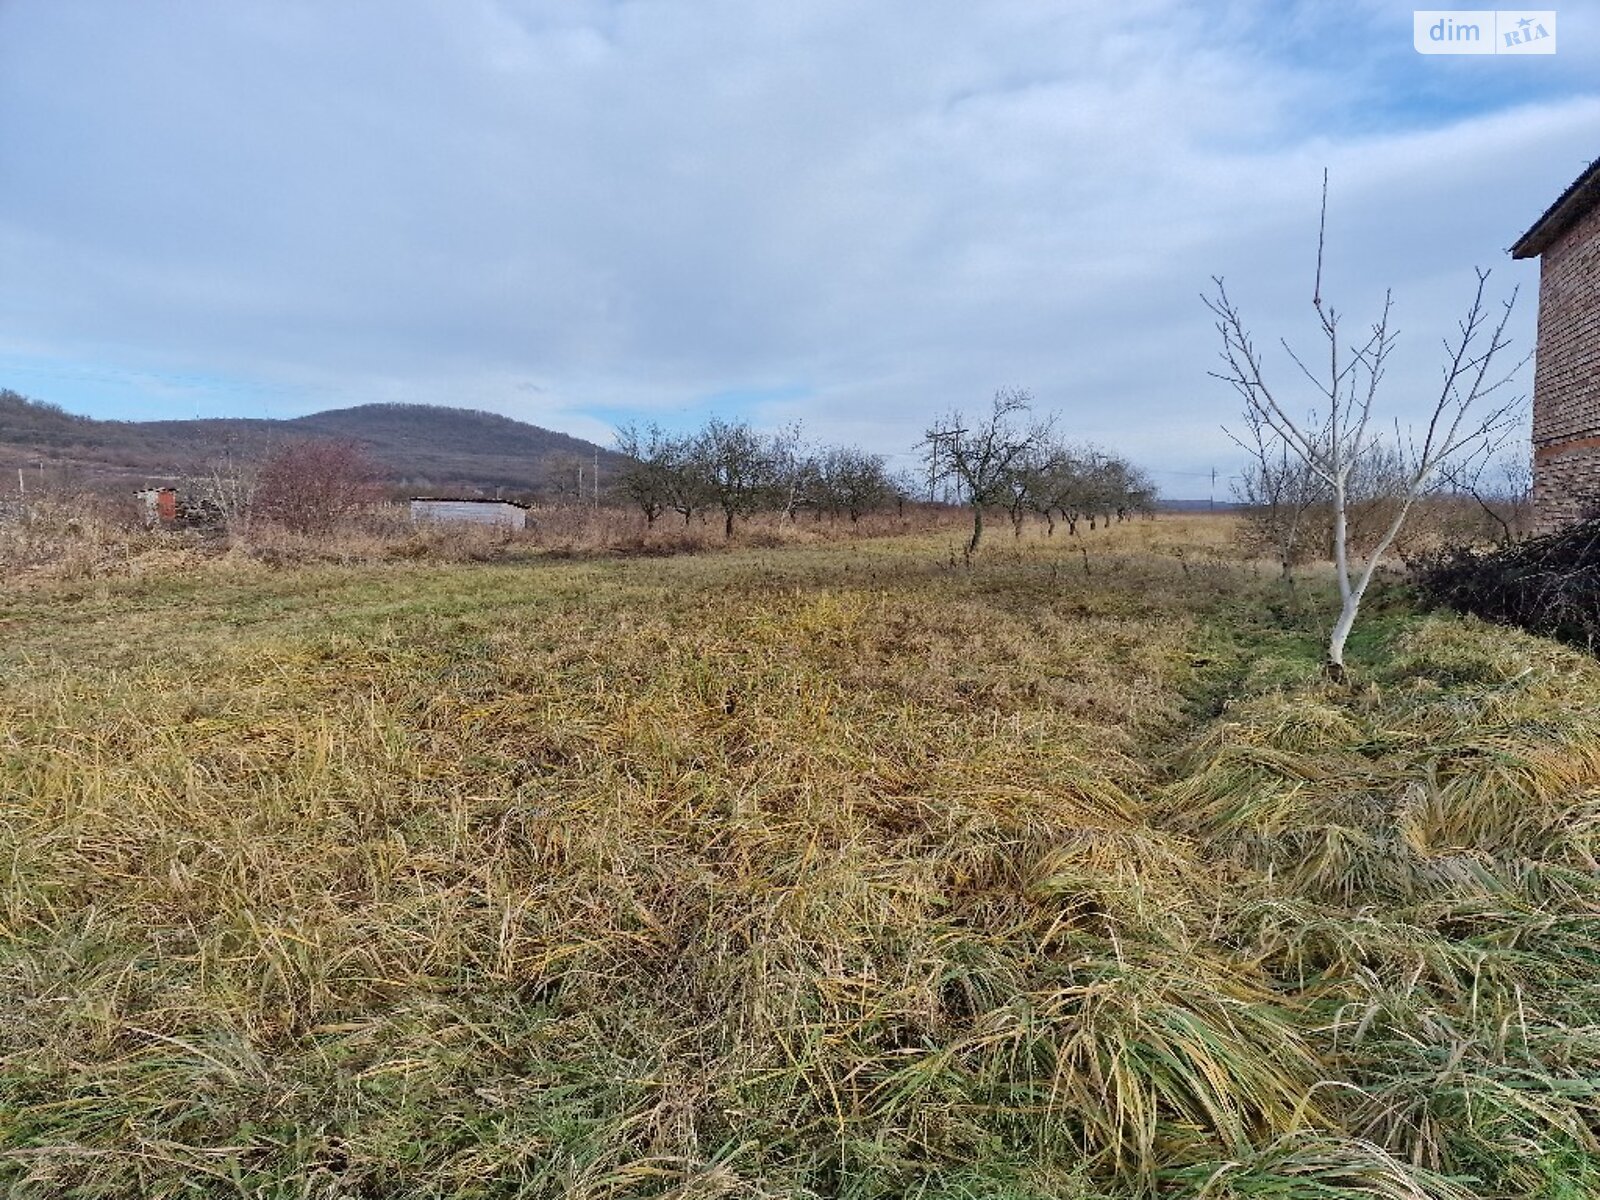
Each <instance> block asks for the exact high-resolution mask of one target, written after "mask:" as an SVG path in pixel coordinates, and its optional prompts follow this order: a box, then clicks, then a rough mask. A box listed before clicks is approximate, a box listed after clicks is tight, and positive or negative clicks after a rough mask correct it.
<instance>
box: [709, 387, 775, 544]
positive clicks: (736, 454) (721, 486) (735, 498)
mask: <svg viewBox="0 0 1600 1200" xmlns="http://www.w3.org/2000/svg"><path fill="white" fill-rule="evenodd" d="M776 457H777V454H776V450H775V449H774V445H773V442H772V441H771V440H770V439H768V438H766V437H763V436H762V435H761V434H760V433H759V432H757V431H756V430H755V429H754V428H753V427H752V426H751V425H750V424H749V422H747V421H724V420H722V419H721V418H720V417H713V418H711V420H709V421H707V422H706V424H705V427H704V428H703V429H701V431H700V432H699V434H698V435H697V436H696V437H695V439H694V443H693V449H692V452H691V458H692V460H693V462H694V463H696V464H697V465H698V467H699V469H700V471H701V473H702V475H703V478H704V479H705V481H706V484H707V486H708V487H709V490H710V494H711V496H712V498H713V500H714V501H715V503H716V504H717V506H718V507H719V508H721V509H722V518H723V522H722V533H723V536H724V537H730V538H731V537H732V536H733V521H734V518H735V517H737V516H741V515H747V514H749V513H752V512H755V511H756V510H757V509H759V508H760V507H761V506H762V504H763V503H764V502H765V501H766V500H767V498H768V496H769V495H770V493H771V490H772V485H773V477H774V469H775V461H776Z"/></svg>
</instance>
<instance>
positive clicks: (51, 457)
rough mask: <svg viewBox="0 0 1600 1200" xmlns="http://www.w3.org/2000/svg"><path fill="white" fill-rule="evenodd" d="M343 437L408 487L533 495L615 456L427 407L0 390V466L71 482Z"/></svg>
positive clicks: (178, 470)
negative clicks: (153, 401) (179, 404)
mask: <svg viewBox="0 0 1600 1200" xmlns="http://www.w3.org/2000/svg"><path fill="white" fill-rule="evenodd" d="M309 437H327V438H350V439H353V440H355V441H357V442H360V443H362V444H363V445H364V446H365V447H367V449H368V450H369V452H370V453H371V454H372V456H373V458H374V459H376V460H377V461H378V462H379V463H381V464H383V466H384V467H385V468H386V469H387V474H388V478H389V480H390V482H392V483H394V484H396V485H404V486H407V487H411V488H416V489H421V488H431V489H437V490H457V491H462V490H465V491H470V490H484V491H492V490H493V489H494V488H497V487H500V488H506V489H510V490H512V491H533V490H537V489H539V488H542V487H544V486H545V485H546V484H547V483H548V481H549V478H550V476H551V474H552V473H553V472H555V471H562V472H565V471H566V470H567V463H568V462H569V461H571V460H582V461H584V462H589V461H592V459H593V457H594V455H595V454H596V453H597V452H598V453H599V455H600V461H601V467H602V470H604V469H606V468H607V467H611V466H614V465H615V464H616V463H617V462H618V461H619V460H618V459H617V458H616V456H615V455H614V454H613V453H612V452H611V451H609V450H606V449H603V448H599V447H596V446H595V445H594V444H593V443H591V442H586V441H583V440H582V439H580V438H574V437H570V436H568V435H566V434H563V433H556V432H554V431H552V430H549V429H542V428H540V427H539V426H537V425H529V424H526V423H525V422H522V421H514V420H512V419H511V418H509V417H502V416H498V415H496V414H494V413H487V412H477V411H474V410H470V409H460V408H443V407H439V406H435V405H425V404H365V405H361V406H359V407H356V408H344V409H333V410H330V411H328V412H319V413H312V414H310V415H308V416H303V417H294V418H291V419H288V420H282V421H273V420H255V419H247V418H221V419H212V420H194V421H99V420H95V419H93V418H90V417H83V416H78V415H76V414H73V413H68V412H66V411H64V410H62V409H60V408H58V407H55V406H53V405H48V404H40V403H38V402H36V401H31V400H28V399H26V398H25V397H23V396H20V395H18V394H17V393H15V392H11V391H0V469H3V470H5V471H6V476H7V477H8V478H12V479H13V482H14V476H15V470H16V468H17V467H25V468H28V469H30V470H35V471H37V469H38V463H39V462H40V460H41V459H43V460H44V462H45V464H46V465H45V476H46V478H47V479H50V480H52V481H57V482H64V483H66V484H68V485H70V486H75V487H85V486H86V487H106V488H124V487H137V486H141V485H143V484H146V483H153V482H167V481H170V480H172V479H174V478H176V477H178V476H181V475H182V474H184V473H186V472H190V471H194V470H197V469H199V468H201V467H203V466H204V464H205V463H206V462H207V461H209V460H212V459H215V458H218V457H220V456H222V455H224V454H230V453H231V454H234V455H240V454H243V455H260V454H264V453H266V452H267V451H268V449H269V448H270V447H271V446H272V445H273V444H274V443H276V442H280V441H283V440H286V439H292V438H309Z"/></svg>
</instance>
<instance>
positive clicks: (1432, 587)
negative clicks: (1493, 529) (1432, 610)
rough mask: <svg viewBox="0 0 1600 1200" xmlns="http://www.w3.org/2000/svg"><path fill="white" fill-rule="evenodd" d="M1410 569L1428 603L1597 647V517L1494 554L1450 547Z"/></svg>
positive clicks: (1599, 573) (1599, 541)
mask: <svg viewBox="0 0 1600 1200" xmlns="http://www.w3.org/2000/svg"><path fill="white" fill-rule="evenodd" d="M1412 569H1413V578H1414V581H1415V583H1416V586H1417V589H1418V591H1419V592H1420V593H1421V595H1422V597H1423V598H1424V599H1425V600H1426V601H1428V602H1429V603H1431V604H1435V605H1440V606H1443V607H1447V608H1453V609H1455V610H1456V611H1457V612H1463V613H1471V614H1472V615H1474V616H1477V617H1481V618H1483V619H1484V620H1486V621H1495V622H1498V623H1500V624H1503V625H1518V626H1521V627H1522V628H1523V629H1526V630H1528V631H1530V632H1532V633H1539V634H1544V635H1545V636H1547V637H1554V638H1559V639H1560V640H1561V641H1564V642H1570V643H1573V644H1575V645H1579V646H1585V647H1588V648H1589V649H1591V650H1593V649H1594V648H1595V646H1596V645H1597V644H1600V520H1589V521H1584V522H1580V523H1579V524H1577V525H1573V526H1572V527H1570V528H1568V529H1565V530H1562V531H1561V532H1559V533H1553V534H1548V535H1546V536H1544V537H1539V538H1532V539H1530V540H1528V541H1526V542H1522V543H1520V544H1517V545H1513V546H1507V547H1505V548H1503V549H1500V550H1495V551H1489V552H1485V551H1481V550H1478V549H1475V548H1473V547H1470V546H1455V547H1450V548H1447V549H1444V550H1441V551H1440V552H1438V553H1437V554H1434V555H1430V556H1428V557H1426V558H1424V559H1422V560H1421V561H1419V562H1415V563H1413V568H1412Z"/></svg>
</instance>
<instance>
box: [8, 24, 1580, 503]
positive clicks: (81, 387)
mask: <svg viewBox="0 0 1600 1200" xmlns="http://www.w3.org/2000/svg"><path fill="white" fill-rule="evenodd" d="M1558 17H1559V26H1558V30H1557V33H1558V38H1559V52H1558V53H1557V54H1556V55H1554V56H1541V57H1509V56H1473V57H1466V56H1461V57H1452V56H1421V55H1418V54H1417V53H1415V51H1414V50H1413V48H1412V7H1411V6H1410V5H1406V6H1404V7H1402V6H1401V5H1400V4H1397V3H1391V2H1388V0H1328V2H1326V3H1309V2H1305V3H1291V2H1286V0H1237V2H1227V0H1215V2H1210V3H1176V2H1174V0H1120V2H1118V3H1114V4H1093V5H1091V4H1083V3H1074V2H1070V0H1055V2H1043V0H987V2H985V3H981V4H976V3H972V2H971V0H883V2H877V3H862V2H861V0H815V2H813V0H786V2H784V3H751V2H750V0H741V2H734V0H615V2H600V0H595V2H589V0H341V2H339V3H328V2H325V0H303V2H297V0H261V2H252V0H229V2H228V3H203V2H201V0H184V2H182V3H168V2H162V0H140V2H139V3H133V2H132V0H104V2H93V0H0V386H8V387H11V388H13V389H15V390H17V391H20V392H23V393H24V394H27V395H30V396H34V397H37V398H39V399H46V400H53V401H55V402H57V403H60V404H62V405H64V406H66V407H67V408H69V409H72V410H74V411H79V412H85V413H89V414H92V415H95V416H102V417H122V418H134V419H143V418H156V417H169V416H194V415H196V414H199V415H203V416H226V415H241V416H280V417H281V416H292V415H295V414H298V413H303V412H311V411H315V410H317V409H322V408H331V407H343V406H347V405H352V404H360V403H366V402H371V401H391V400H393V401H417V402H427V403H438V404H452V405H460V406H466V407H476V408H486V409H492V410H494V411H497V412H502V413H506V414H508V415H510V416H515V417H519V418H522V419H525V420H529V421H533V422H535V423H537V424H541V425H545V426H548V427H551V428H556V429H561V430H564V431H567V432H571V433H575V434H578V435H580V436H585V437H590V438H594V439H597V440H602V441H607V440H609V437H610V430H611V429H612V428H613V427H614V425H615V424H616V423H617V422H619V421H622V420H626V419H630V418H635V417H642V418H645V419H659V420H661V421H662V422H663V423H667V424H671V425H685V424H690V423H694V422H697V421H698V420H699V419H701V418H702V417H703V416H704V415H706V414H707V413H709V412H713V411H715V412H718V413H721V414H723V415H725V416H747V417H749V418H751V419H753V420H755V421H757V422H759V423H762V424H776V423H778V422H784V421H789V420H793V419H796V418H799V419H802V420H803V421H804V423H805V426H806V428H807V430H808V431H809V432H810V433H811V434H812V435H813V436H815V437H818V438H826V439H837V440H850V441H854V442H858V443H861V444H864V445H866V446H868V447H870V448H872V449H874V450H878V451H882V452H885V453H887V454H890V455H891V456H898V457H896V458H894V461H895V462H896V463H897V465H909V463H910V462H911V461H912V456H911V455H910V454H909V449H910V447H911V446H912V445H913V443H915V442H916V441H917V440H918V437H919V433H920V431H921V429H922V428H923V427H924V425H925V424H926V422H927V420H928V418H929V417H930V416H932V415H934V414H936V413H938V412H941V411H943V410H945V409H948V408H950V407H951V406H957V405H959V406H965V407H967V408H969V409H970V408H976V407H981V406H982V405H983V404H984V403H985V402H986V400H987V397H988V396H989V395H990V394H991V393H992V392H993V391H994V390H995V389H996V388H997V387H1002V386H1005V387H1011V386H1015V387H1023V388H1027V389H1028V390H1029V391H1031V392H1032V394H1033V395H1034V397H1035V399H1036V400H1037V402H1038V403H1039V405H1040V406H1041V407H1044V408H1049V409H1054V410H1057V411H1059V412H1060V414H1061V416H1062V424H1063V427H1064V428H1065V429H1067V430H1068V431H1069V432H1071V433H1073V434H1075V435H1077V436H1080V437H1084V438H1088V439H1093V440H1096V441H1099V442H1102V443H1104V444H1107V445H1110V446H1113V447H1117V448H1119V449H1122V450H1124V451H1126V452H1128V453H1130V454H1132V455H1133V456H1134V457H1135V458H1137V459H1138V460H1140V461H1142V462H1144V463H1145V464H1146V465H1147V466H1149V467H1150V468H1151V469H1152V470H1153V472H1154V473H1155V474H1156V476H1157V478H1158V480H1159V482H1160V483H1161V485H1162V486H1163V489H1164V490H1165V491H1166V492H1167V493H1168V494H1169V495H1173V496H1204V495H1206V494H1207V493H1208V491H1209V489H1210V479H1209V475H1210V471H1211V470H1212V468H1213V467H1215V468H1217V469H1218V470H1220V471H1221V472H1222V473H1223V476H1224V478H1225V477H1226V475H1227V473H1228V472H1229V471H1231V470H1232V469H1233V468H1234V467H1235V466H1236V465H1237V455H1236V454H1234V453H1231V452H1230V447H1229V443H1228V441H1227V439H1226V437H1225V435H1224V434H1223V433H1222V432H1221V429H1220V425H1221V424H1222V422H1224V421H1226V420H1228V419H1230V418H1231V417H1232V415H1233V413H1234V412H1235V410H1236V408H1237V404H1236V402H1235V400H1234V399H1233V397H1232V396H1231V394H1230V393H1228V391H1227V390H1226V388H1225V387H1224V386H1223V385H1222V384H1220V383H1218V382H1216V381H1215V380H1212V379H1209V378H1208V377H1207V374H1206V372H1207V370H1208V369H1209V368H1210V366H1211V365H1212V363H1213V360H1214V356H1215V350H1216V345H1215V334H1214V332H1213V330H1212V328H1211V324H1210V318H1209V316H1208V314H1207V313H1206V311H1205V309H1204V308H1203V306H1202V305H1201V303H1200V299H1199V294H1200V293H1201V291H1202V290H1204V289H1205V288H1206V287H1207V285H1208V281H1209V279H1210V277H1211V276H1212V275H1214V274H1221V275H1225V276H1226V277H1227V279H1228V282H1229V288H1230V291H1231V292H1232V293H1233V295H1234V297H1235V299H1236V300H1237V301H1238V302H1239V303H1240V304H1241V305H1242V307H1243V308H1244V309H1245V312H1246V315H1247V316H1248V317H1249V318H1250V320H1251V323H1252V325H1253V326H1254V327H1255V329H1256V331H1257V334H1258V340H1260V341H1262V342H1264V343H1272V342H1274V341H1275V340H1276V338H1277V337H1278V335H1280V334H1281V335H1285V336H1288V337H1290V338H1291V340H1298V341H1302V342H1304V341H1307V340H1308V337H1309V335H1310V334H1311V333H1312V332H1314V327H1313V325H1312V323H1311V318H1312V313H1311V310H1310V306H1309V299H1310V294H1311V278H1312V269H1313V265H1314V258H1315V248H1316V247H1315V238H1316V223H1317V204H1318V192H1319V188H1320V182H1321V174H1322V170H1323V168H1324V167H1327V168H1328V169H1329V170H1330V172H1331V178H1332V184H1331V202H1330V216H1329V263H1330V265H1329V270H1328V280H1327V290H1328V292H1329V293H1330V294H1331V296H1332V298H1333V299H1334V301H1335V303H1337V304H1339V305H1341V306H1342V307H1343V308H1345V309H1346V310H1348V311H1349V312H1350V313H1351V315H1352V320H1358V319H1364V318H1365V317H1366V316H1367V315H1369V314H1370V313H1372V312H1373V309H1374V306H1375V304H1376V303H1378V302H1379V301H1380V300H1381V297H1382V294H1383V291H1384V289H1385V288H1386V287H1387V288H1393V290H1394V293H1395V302H1396V314H1397V315H1396V323H1397V324H1398V326H1399V327H1400V329H1401V341H1400V346H1399V349H1398V351H1397V354H1396V359H1395V361H1394V365H1393V370H1392V374H1391V378H1390V393H1389V400H1390V403H1391V404H1392V406H1393V409H1394V411H1396V412H1398V413H1399V414H1400V415H1402V416H1404V415H1405V414H1406V413H1409V412H1415V411H1417V407H1418V406H1419V405H1420V404H1421V403H1423V402H1424V397H1425V394H1426V392H1427V390H1428V388H1429V386H1430V383H1431V380H1432V379H1433V378H1434V375H1435V373H1436V370H1437V364H1438V357H1439V356H1438V345H1439V339H1440V337H1442V336H1443V335H1444V334H1446V333H1448V332H1449V331H1450V329H1451V328H1452V326H1453V323H1454V321H1455V319H1456V317H1457V315H1458V314H1459V311H1460V309H1461V308H1462V307H1463V305H1464V303H1465V301H1466V299H1467V295H1468V293H1469V291H1470V288H1471V286H1472V282H1473V275H1472V271H1473V267H1474V266H1475V265H1483V266H1490V267H1493V268H1494V276H1493V282H1494V284H1495V286H1496V287H1497V289H1498V293H1499V294H1500V295H1508V294H1509V292H1510V290H1511V288H1513V287H1516V286H1520V287H1521V288H1522V292H1523V294H1522V298H1521V302H1520V304H1519V308H1520V309H1521V312H1520V314H1519V318H1518V320H1517V321H1516V333H1517V336H1518V340H1519V348H1520V349H1526V348H1527V347H1528V345H1530V344H1531V340H1532V334H1533V314H1534V303H1533V301H1534V299H1535V294H1536V290H1537V267H1536V265H1534V264H1532V263H1513V262H1512V261H1511V260H1510V259H1509V258H1508V256H1507V255H1506V253H1505V250H1506V247H1508V246H1509V245H1510V244H1511V243H1512V242H1513V241H1514V240H1515V238H1516V237H1517V235H1518V234H1520V233H1521V232H1522V231H1523V230H1524V229H1525V228H1526V227H1527V226H1528V225H1529V224H1530V223H1531V222H1532V220H1533V219H1534V218H1535V217H1537V216H1538V214H1539V213H1540V212H1541V211H1543V209H1544V208H1545V206H1546V205H1547V204H1548V203H1549V202H1550V201H1551V200H1553V199H1554V198H1555V196H1556V195H1557V194H1558V193H1559V192H1560V191H1561V189H1562V188H1564V187H1565V186H1566V185H1567V184H1568V183H1569V182H1570V181H1571V180H1572V179H1573V178H1574V177H1576V176H1577V174H1578V173H1579V171H1580V170H1581V169H1582V168H1583V167H1584V165H1585V164H1586V163H1587V162H1589V161H1590V160H1591V159H1593V158H1595V157H1597V156H1600V5H1596V4H1594V3H1593V2H1592V0H1585V3H1584V4H1583V5H1582V6H1581V7H1580V6H1578V5H1569V6H1568V7H1567V8H1563V9H1558ZM1276 365H1277V366H1278V367H1280V368H1281V367H1283V366H1286V365H1287V364H1286V362H1285V361H1282V360H1280V361H1278V362H1277V363H1276ZM1284 378H1285V379H1286V380H1287V379H1288V378H1289V376H1288V374H1287V372H1285V373H1284ZM1307 402H1309V399H1308V401H1307ZM1225 491H1226V484H1225V482H1224V484H1223V485H1222V486H1221V494H1225Z"/></svg>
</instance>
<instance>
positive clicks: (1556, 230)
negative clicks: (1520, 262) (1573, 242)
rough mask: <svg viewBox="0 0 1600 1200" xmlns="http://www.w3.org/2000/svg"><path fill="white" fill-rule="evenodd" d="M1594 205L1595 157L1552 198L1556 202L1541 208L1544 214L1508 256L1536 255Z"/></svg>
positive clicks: (1598, 178)
mask: <svg viewBox="0 0 1600 1200" xmlns="http://www.w3.org/2000/svg"><path fill="white" fill-rule="evenodd" d="M1596 204H1600V158H1597V159H1595V160H1594V161H1593V162H1592V163H1590V164H1589V166H1588V167H1587V168H1586V169H1585V170H1584V172H1583V174H1581V175H1579V176H1578V177H1577V178H1576V179H1574V180H1573V181H1572V186H1571V187H1569V188H1567V190H1566V191H1564V192H1562V193H1561V195H1559V196H1557V197H1556V202H1555V203H1554V204H1552V205H1551V206H1550V207H1549V208H1547V209H1545V210H1544V216H1542V217H1540V218H1539V219H1538V220H1537V221H1535V222H1534V223H1533V227H1532V228H1531V229H1529V230H1528V232H1527V233H1525V234H1523V235H1522V236H1521V237H1520V238H1518V239H1517V244H1516V245H1515V246H1512V247H1511V257H1512V258H1536V257H1538V256H1539V255H1541V254H1543V253H1544V252H1545V249H1546V248H1547V247H1548V246H1549V245H1550V243H1551V242H1553V241H1555V240H1556V239H1557V238H1558V237H1560V236H1561V235H1562V234H1563V233H1565V232H1566V231H1567V230H1568V229H1570V228H1572V226H1573V224H1574V222H1576V221H1578V220H1579V219H1581V218H1582V217H1583V216H1584V215H1585V214H1586V213H1587V212H1588V211H1589V210H1590V209H1591V208H1593V207H1594V206H1595V205H1596Z"/></svg>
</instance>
